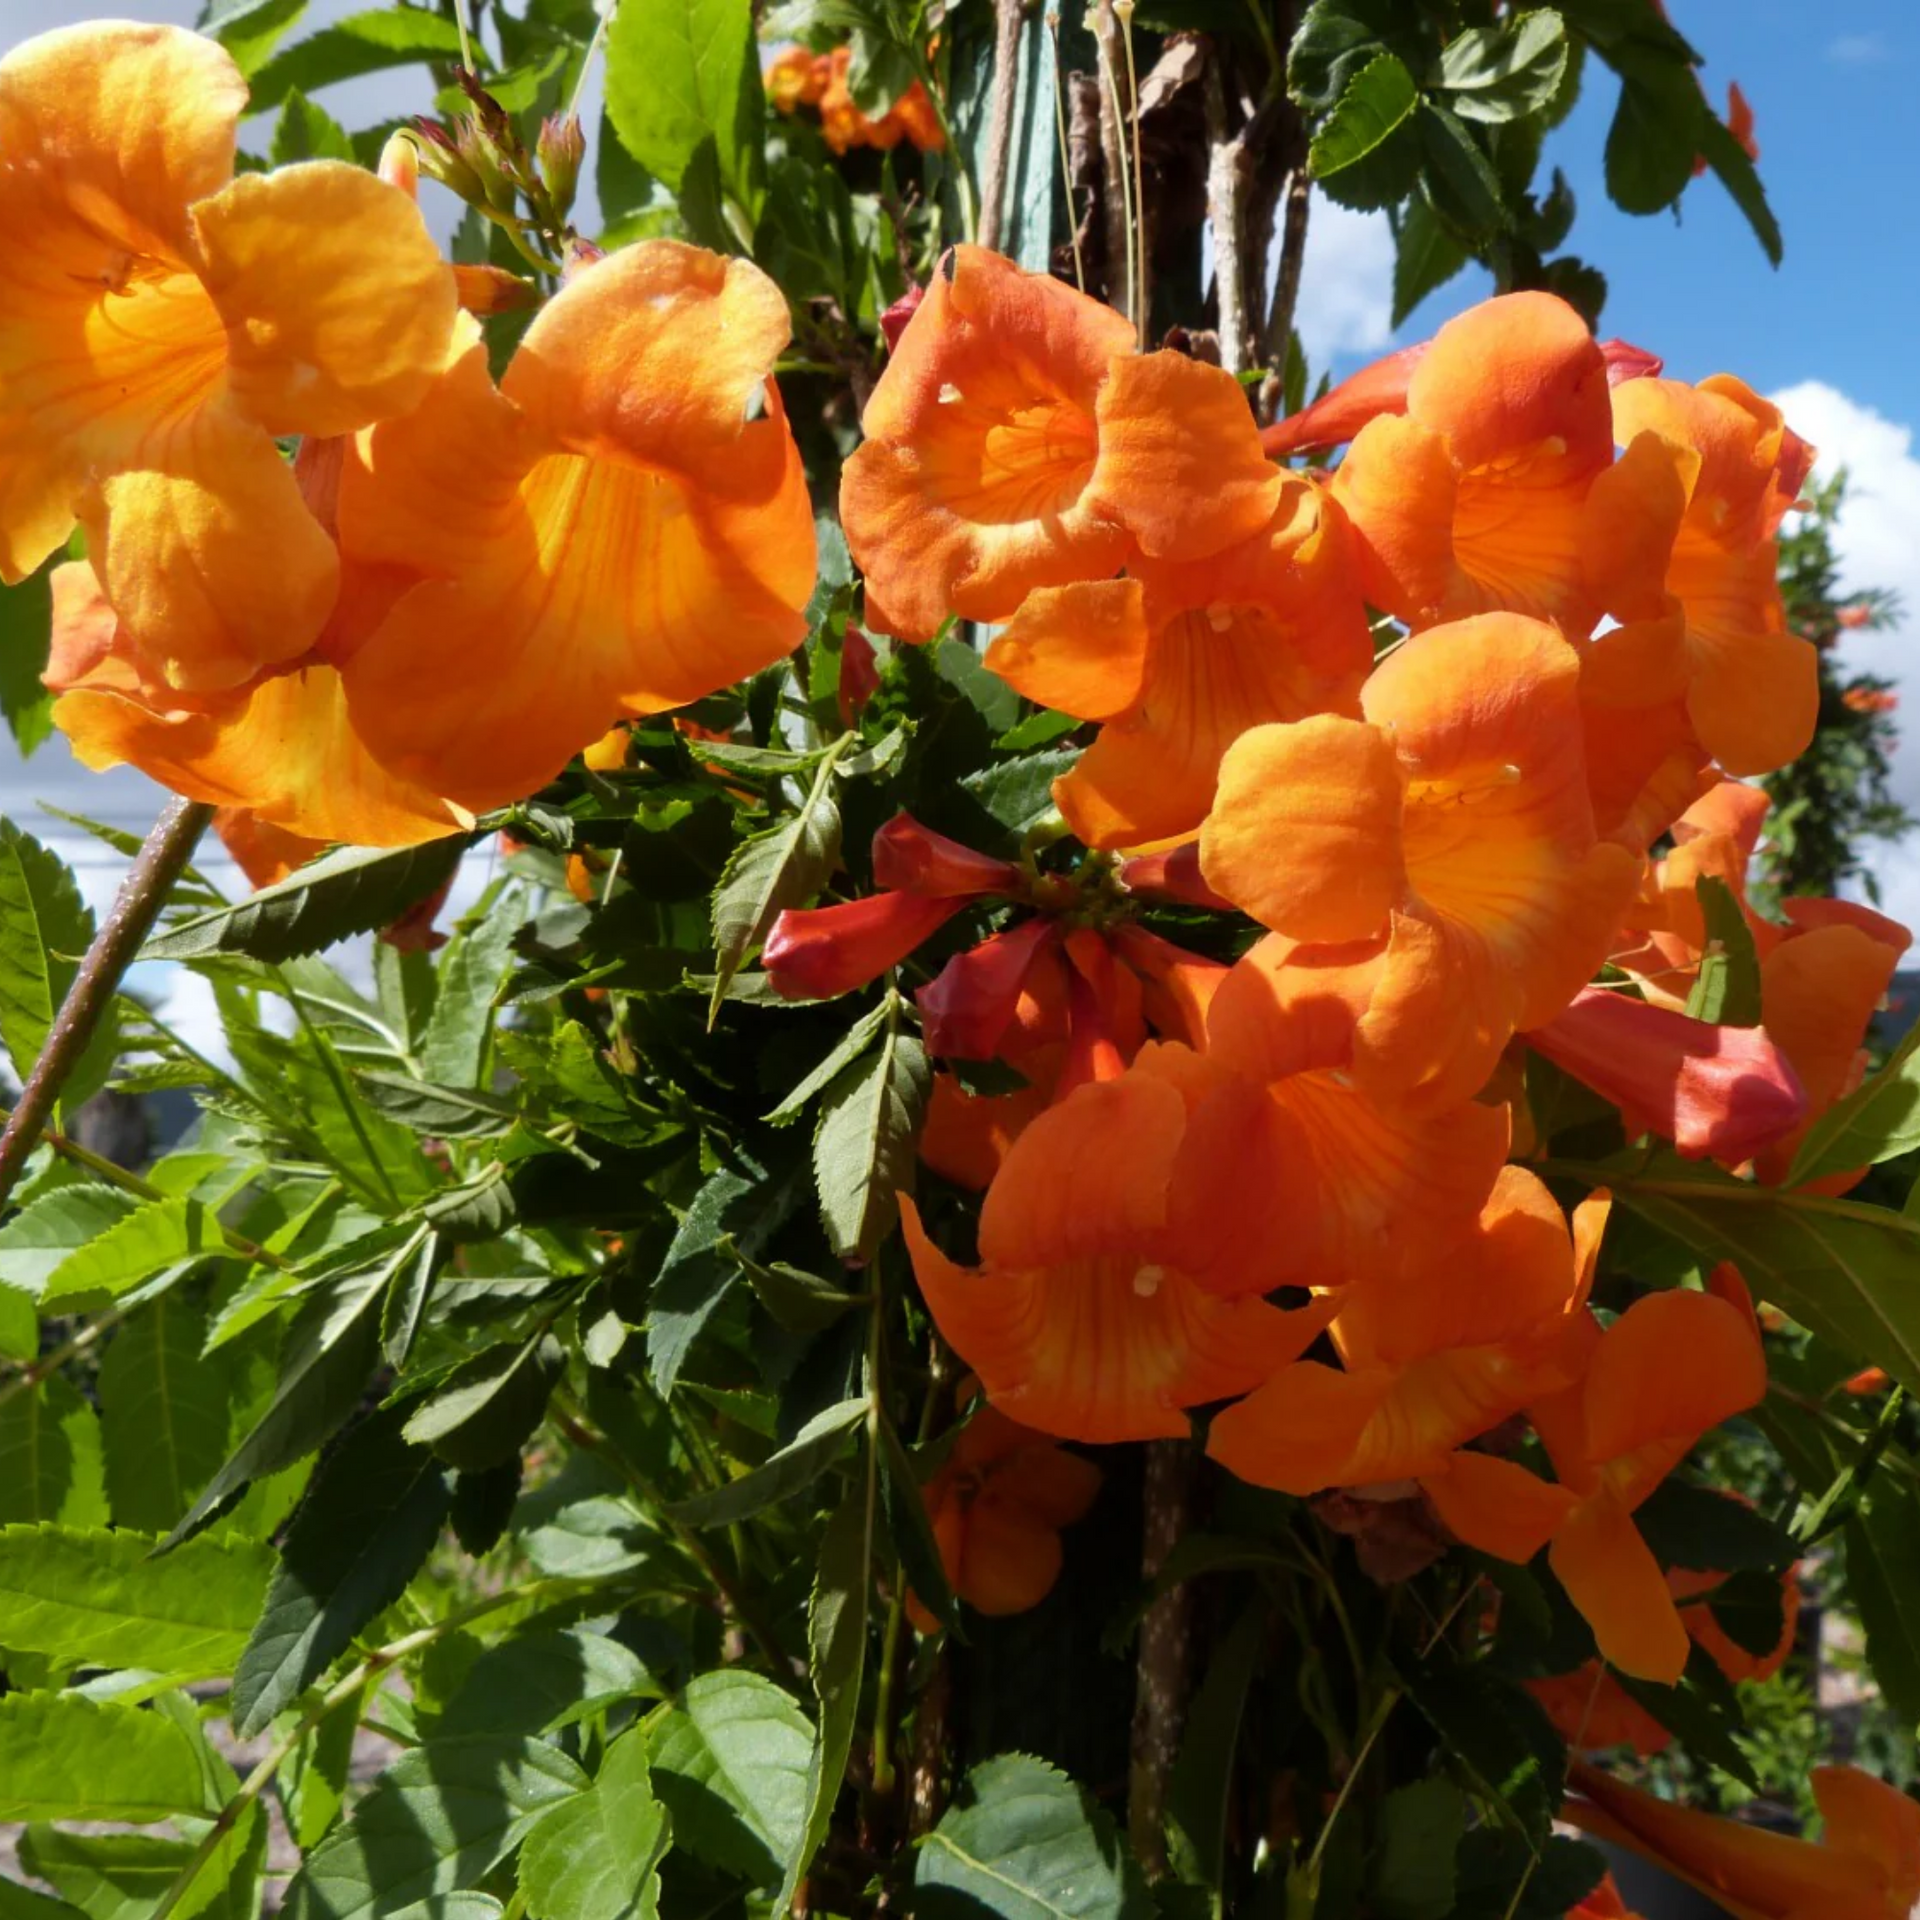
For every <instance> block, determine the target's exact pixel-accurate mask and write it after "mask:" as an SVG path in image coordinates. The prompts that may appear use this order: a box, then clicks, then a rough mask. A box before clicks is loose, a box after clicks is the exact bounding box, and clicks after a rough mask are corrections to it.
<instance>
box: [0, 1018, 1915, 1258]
mask: <svg viewBox="0 0 1920 1920" xmlns="http://www.w3.org/2000/svg"><path fill="white" fill-rule="evenodd" d="M1915 1147H1920V1026H1917V1027H1912V1028H1909V1029H1908V1031H1907V1035H1906V1037H1905V1039H1903V1040H1902V1041H1901V1042H1900V1044H1899V1046H1898V1047H1897V1048H1896V1049H1895V1050H1894V1052H1893V1053H1892V1054H1891V1055H1890V1056H1889V1058H1888V1060H1887V1063H1886V1065H1885V1066H1883V1067H1882V1068H1881V1069H1880V1071H1879V1072H1878V1073H1876V1074H1874V1075H1873V1076H1872V1077H1871V1078H1870V1079H1868V1080H1865V1081H1863V1082H1862V1083H1861V1084H1860V1085H1859V1086H1858V1087H1856V1088H1855V1089H1854V1090H1853V1092H1851V1093H1850V1094H1848V1095H1847V1097H1846V1098H1845V1099H1844V1100H1840V1101H1836V1102H1835V1104H1834V1105H1833V1106H1831V1107H1829V1108H1828V1109H1827V1111H1826V1112H1825V1113H1823V1114H1822V1115H1821V1116H1820V1118H1819V1119H1818V1120H1816V1121H1815V1122H1814V1123H1813V1125H1812V1126H1811V1127H1810V1128H1809V1129H1808V1130H1807V1137H1806V1138H1805V1139H1804V1140H1803V1141H1801V1143H1800V1151H1799V1152H1798V1153H1797V1154H1795V1155H1794V1157H1793V1168H1792V1171H1791V1172H1790V1173H1789V1174H1788V1175H1787V1184H1788V1186H1790V1187H1799V1186H1804V1185H1805V1184H1806V1183H1807V1182H1808V1181H1809V1180H1817V1179H1819V1178H1820V1177H1821V1176H1822V1175H1824V1174H1830V1173H1851V1172H1853V1171H1854V1170H1855V1169H1856V1168H1859V1167H1868V1166H1876V1165H1878V1164H1879V1162H1881V1161H1882V1160H1891V1159H1893V1158H1894V1157H1895V1155H1897V1154H1902V1153H1910V1152H1911V1151H1912V1150H1913V1149H1914V1148H1915ZM5 1239H6V1233H5V1231H3V1230H0V1244H3V1243H4V1242H5ZM5 1272H6V1269H5V1267H4V1266H0V1275H4V1274H5Z"/></svg>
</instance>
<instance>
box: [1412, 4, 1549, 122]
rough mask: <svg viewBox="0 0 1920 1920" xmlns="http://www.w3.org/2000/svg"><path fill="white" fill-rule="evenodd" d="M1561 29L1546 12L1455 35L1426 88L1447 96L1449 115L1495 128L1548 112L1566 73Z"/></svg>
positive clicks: (1435, 66)
mask: <svg viewBox="0 0 1920 1920" xmlns="http://www.w3.org/2000/svg"><path fill="white" fill-rule="evenodd" d="M1567 53H1568V46H1567V28H1566V22H1565V21H1563V20H1562V19H1561V18H1560V16H1559V14H1557V13H1556V12H1555V11H1554V10H1553V9H1552V8H1551V7H1538V8H1535V9H1534V10H1533V11H1531V12H1528V13H1520V14H1515V15H1514V16H1513V17H1512V18H1511V19H1509V20H1505V21H1503V22H1502V23H1501V24H1500V25H1499V26H1497V27H1474V28H1471V29H1470V30H1469V31H1467V32H1466V33H1459V34H1455V35H1454V37H1453V38H1452V39H1451V40H1449V41H1448V42H1447V44H1446V46H1445V47H1444V48H1443V49H1442V50H1441V54H1440V58H1439V59H1438V60H1437V61H1436V62H1435V63H1434V68H1433V72H1432V73H1431V74H1430V75H1429V76H1428V85H1429V86H1432V87H1436V88H1438V89H1440V90H1441V91H1443V92H1445V93H1447V94H1449V95H1450V96H1451V99H1450V102H1449V104H1450V105H1451V106H1452V108H1453V110H1454V112H1455V113H1457V114H1459V115H1461V116H1462V117H1463V118H1464V119H1468V120H1484V121H1488V122H1493V123H1498V122H1501V121H1505V120H1520V119H1524V118H1525V117H1526V116H1527V115H1529V114H1534V113H1539V112H1541V111H1543V110H1544V109H1545V108H1546V107H1547V106H1549V105H1550V104H1551V103H1552V101H1553V97H1554V95H1555V94H1556V93H1558V92H1559V90H1560V83H1561V81H1562V80H1563V79H1564V78H1565V77H1566V71H1567Z"/></svg>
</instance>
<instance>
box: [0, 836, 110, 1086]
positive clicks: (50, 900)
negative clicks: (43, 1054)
mask: <svg viewBox="0 0 1920 1920" xmlns="http://www.w3.org/2000/svg"><path fill="white" fill-rule="evenodd" d="M92 940H93V914H92V913H91V912H90V911H89V909H88V907H87V905H86V903H85V901H83V900H82V899H81V897H80V889H79V887H78V885H77V884H76V883H75V881H74V877H73V875H72V874H71V873H69V872H68V871H67V867H66V863H65V862H64V861H63V860H61V858H60V857H59V855H58V854H56V853H53V852H52V851H50V850H49V849H48V848H46V847H43V846H42V845H41V844H40V842H39V841H38V840H36V839H35V838H34V837H33V835H32V834H30V833H28V832H26V831H25V830H24V829H22V828H20V827H16V826H15V825H14V824H13V822H12V821H11V820H7V819H0V1041H4V1043H5V1045H6V1049H7V1057H8V1059H10V1060H11V1061H12V1062H13V1073H14V1078H15V1079H16V1080H18V1081H20V1082H21V1083H22V1084H23V1085H24V1084H25V1082H26V1078H27V1075H28V1074H29V1073H31V1072H32V1071H33V1063H34V1062H35V1061H36V1060H37V1059H39V1057H40V1050H41V1048H43V1047H44V1046H45V1045H46V1043H47V1034H48V1031H49V1030H50V1029H51V1027H52V1025H53V1018H54V1015H55V1014H57V1013H58V1012H59V1011H60V1003H61V1001H62V1000H64V999H65V998H66V996H67V989H68V987H70V986H71V985H72V984H73V976H74V975H75V974H76V973H77V972H78V971H79V961H80V956H81V955H82V954H83V953H85V952H86V950H87V948H88V946H89V945H90V944H91V942H92ZM114 1046H115V1036H114V1032H113V1023H112V1022H111V1021H106V1022H103V1023H102V1027H101V1030H100V1032H99V1033H98V1034H97V1035H96V1036H95V1038H94V1039H93V1041H92V1043H91V1044H90V1045H89V1046H88V1048H87V1051H86V1053H85V1055H84V1056H83V1057H82V1059H81V1061H80V1063H79V1065H78V1066H76V1067H75V1068H74V1070H73V1071H72V1072H71V1073H70V1074H69V1075H68V1076H67V1082H66V1085H65V1087H64V1088H63V1089H62V1091H61V1096H60V1111H62V1112H67V1111H70V1110H71V1109H72V1108H74V1107H78V1106H80V1105H82V1104H83V1103H84V1102H85V1101H86V1100H87V1099H88V1098H89V1097H90V1096H91V1095H93V1094H94V1093H97V1092H98V1091H99V1089H100V1088H101V1087H102V1086H104V1085H105V1084H106V1078H107V1074H108V1072H109V1070H110V1069H111V1067H112V1065H113V1055H114Z"/></svg>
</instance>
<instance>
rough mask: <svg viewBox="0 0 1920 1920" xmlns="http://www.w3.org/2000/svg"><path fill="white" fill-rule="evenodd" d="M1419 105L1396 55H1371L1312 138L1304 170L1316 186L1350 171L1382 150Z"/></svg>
mask: <svg viewBox="0 0 1920 1920" xmlns="http://www.w3.org/2000/svg"><path fill="white" fill-rule="evenodd" d="M1419 104H1420V89H1419V88H1418V87H1417V86H1416V85H1415V84H1414V78H1413V75H1412V74H1411V73H1409V72H1408V71H1407V67H1406V62H1405V61H1403V60H1402V59H1400V58H1399V56H1398V55H1396V54H1391V53H1380V54H1376V55H1375V56H1374V57H1373V58H1372V59H1371V60H1369V61H1368V62H1367V64H1366V65H1365V66H1364V67H1362V68H1361V69H1360V70H1359V71H1358V72H1357V73H1356V74H1355V75H1354V76H1353V78H1352V79H1351V80H1349V81H1348V82H1347V87H1346V91H1345V92H1344V93H1342V94H1341V96H1340V101H1339V104H1338V105H1337V106H1336V107H1335V108H1334V110H1333V111H1332V112H1331V113H1330V114H1328V115H1327V117H1326V119H1325V120H1324V121H1323V122H1322V123H1321V125H1320V128H1319V130H1318V131H1317V132H1316V133H1315V134H1314V136H1313V144H1312V146H1311V147H1310V148H1309V149H1308V153H1307V164H1308V165H1309V166H1310V167H1311V168H1312V170H1313V176H1314V178H1315V179H1316V180H1325V179H1327V178H1328V177H1329V176H1330V175H1332V174H1336V173H1340V172H1342V171H1343V170H1344V169H1346V168H1348V167H1351V166H1354V165H1356V164H1357V163H1358V162H1360V161H1362V160H1364V159H1365V158H1366V157H1367V155H1368V154H1370V153H1372V152H1373V150H1374V149H1375V148H1376V147H1379V146H1381V145H1383V144H1384V143H1385V142H1386V140H1387V139H1388V138H1389V137H1390V136H1391V135H1392V133H1393V132H1394V130H1395V129H1396V128H1397V127H1399V126H1401V125H1403V124H1404V123H1405V122H1406V121H1407V120H1408V119H1409V118H1410V117H1411V115H1412V113H1413V111H1414V109H1415V108H1416V107H1417V106H1418V105H1419Z"/></svg>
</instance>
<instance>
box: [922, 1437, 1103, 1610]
mask: <svg viewBox="0 0 1920 1920" xmlns="http://www.w3.org/2000/svg"><path fill="white" fill-rule="evenodd" d="M1102 1478H1103V1476H1102V1474H1101V1472H1100V1469H1099V1468H1098V1467H1096V1466H1095V1465H1094V1464H1093V1462H1092V1461H1091V1460H1083V1459H1082V1458H1081V1457H1080V1456H1079V1455H1078V1454H1075V1453H1068V1452H1066V1451H1064V1450H1063V1449H1062V1448H1061V1447H1059V1446H1057V1445H1056V1444H1055V1443H1054V1441H1052V1440H1051V1439H1049V1438H1048V1436H1047V1435H1045V1434H1043V1433H1035V1432H1034V1431H1033V1429H1032V1428H1031V1427H1023V1426H1021V1425H1020V1423H1019V1422H1018V1421H1017V1420H1009V1419H1008V1418H1007V1416H1006V1415H1005V1414H1004V1413H1002V1412H1000V1410H999V1409H998V1408H997V1407H991V1406H986V1407H979V1408H977V1409H976V1410H975V1411H974V1414H973V1417H972V1418H971V1419H970V1420H969V1421H968V1422H967V1424H966V1425H965V1426H964V1427H963V1428H962V1429H961V1431H960V1437H959V1438H958V1439H957V1440H956V1441H955V1442H954V1443H953V1450H952V1451H951V1452H950V1453H949V1454H948V1455H947V1457H946V1459H945V1461H944V1462H943V1463H942V1464H941V1466H940V1468H939V1470H938V1471H937V1472H936V1473H935V1474H934V1476H933V1478H932V1479H931V1480H929V1481H928V1482H927V1484H926V1486H925V1487H924V1488H923V1489H922V1490H921V1491H922V1495H923V1497H924V1499H925V1501H926V1506H927V1518H928V1519H929V1520H930V1521H931V1522H932V1525H933V1537H934V1540H935V1542H936V1543H937V1544H938V1546H939V1548H940V1564H941V1566H942V1567H943V1568H944V1569H945V1570H946V1575H947V1581H948V1584H949V1585H950V1586H951V1587H952V1588H953V1590H954V1592H955V1593H956V1594H958V1595H959V1596H960V1598H961V1599H962V1600H964V1601H965V1602H966V1603H967V1605H968V1606H970V1607H972V1608H973V1609H974V1610H975V1611H976V1612H978V1613H985V1614H991V1615H1004V1614H1010V1613H1025V1612H1026V1611H1027V1609H1028V1608H1029V1607H1037V1606H1038V1605H1039V1604H1040V1602H1041V1601H1042V1600H1044V1599H1045V1598H1046V1597H1047V1595H1048V1594H1049V1593H1051V1592H1052V1591H1053V1583H1054V1582H1055V1581H1056V1580H1058V1579H1059V1577H1060V1565H1061V1559H1062V1555H1061V1551H1060V1530H1061V1529H1062V1528H1063V1527H1070V1526H1072V1525H1073V1523H1074V1522H1075V1521H1076V1520H1079V1519H1082V1518H1084V1517H1085V1515H1086V1511H1087V1509H1088V1508H1089V1507H1090V1506H1092V1505H1093V1503H1094V1501H1095V1499H1096V1498H1097V1497H1098V1496H1099V1492H1100V1483H1101V1480H1102ZM907 1610H908V1612H909V1613H910V1614H911V1616H912V1618H913V1624H914V1625H915V1626H916V1627H918V1628H919V1629H920V1631H921V1632H922V1633H933V1632H935V1631H936V1630H937V1629H938V1626H939V1622H938V1621H937V1620H935V1619H934V1618H933V1616H932V1615H931V1614H930V1613H928V1612H927V1610H926V1608H925V1607H924V1606H922V1605H921V1604H920V1602H919V1600H918V1599H917V1598H910V1599H909V1600H908V1603H907Z"/></svg>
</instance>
